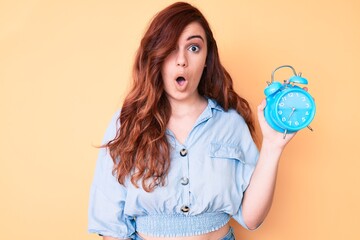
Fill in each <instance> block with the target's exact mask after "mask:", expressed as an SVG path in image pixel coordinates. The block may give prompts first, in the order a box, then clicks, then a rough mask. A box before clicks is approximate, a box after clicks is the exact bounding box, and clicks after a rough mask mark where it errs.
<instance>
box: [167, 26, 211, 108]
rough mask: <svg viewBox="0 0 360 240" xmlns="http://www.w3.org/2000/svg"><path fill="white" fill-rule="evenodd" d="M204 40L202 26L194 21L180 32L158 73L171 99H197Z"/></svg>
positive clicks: (203, 54)
mask: <svg viewBox="0 0 360 240" xmlns="http://www.w3.org/2000/svg"><path fill="white" fill-rule="evenodd" d="M206 56H207V42H206V36H205V31H204V29H203V27H202V26H201V25H200V24H199V23H197V22H193V23H190V24H189V25H187V26H186V27H185V29H184V31H183V32H182V33H181V35H180V37H179V39H178V42H177V44H176V49H175V50H174V51H173V52H172V53H170V54H169V56H167V57H166V59H165V61H164V63H163V65H162V68H161V75H162V78H163V81H164V89H165V92H166V94H167V97H168V99H169V101H170V102H172V101H188V100H190V101H191V100H196V98H198V97H199V93H198V90H197V87H198V85H199V82H200V78H201V75H202V72H203V70H204V67H205V62H206Z"/></svg>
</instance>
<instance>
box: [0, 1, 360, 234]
mask: <svg viewBox="0 0 360 240" xmlns="http://www.w3.org/2000/svg"><path fill="white" fill-rule="evenodd" d="M172 2H173V1H165V0H156V1H155V0H152V1H145V0H144V1H120V0H117V1H115V0H108V1H92V0H83V1H80V0H72V1H70V0H63V1H48V0H31V1H30V0H29V1H25V0H24V1H17V0H14V1H13V0H7V1H6V0H1V1H0V159H1V161H0V191H1V198H0V226H1V229H2V230H1V237H0V238H1V239H52V240H63V239H94V240H95V239H99V238H98V237H97V236H95V235H90V234H88V233H87V207H88V194H89V187H90V183H91V180H92V176H93V172H94V167H95V161H96V157H97V152H98V150H97V149H96V148H94V145H96V144H99V143H100V141H101V139H102V136H103V134H104V131H105V128H106V126H107V124H108V122H109V120H110V118H111V116H112V114H113V113H114V112H115V111H116V110H117V109H118V108H119V107H120V106H121V101H122V100H123V98H124V94H125V93H126V90H127V89H128V86H129V79H130V75H131V66H132V63H133V59H134V54H135V51H136V49H137V47H138V44H139V41H140V38H141V36H142V34H143V33H144V30H145V29H146V26H147V25H148V23H149V21H150V19H151V18H152V16H153V15H154V14H155V13H156V12H158V11H159V10H161V9H163V8H164V7H165V6H167V5H169V4H170V3H172ZM190 2H191V3H194V4H195V6H197V7H199V8H200V10H201V11H202V12H203V13H204V15H205V16H206V17H207V18H208V20H209V22H210V25H211V26H212V29H213V31H214V34H215V38H216V39H217V42H218V47H219V50H220V55H221V60H222V63H223V64H224V66H225V67H226V68H227V70H228V71H229V72H230V73H231V75H232V76H233V79H234V82H235V88H236V90H237V91H238V92H239V93H240V94H241V95H242V96H244V97H245V98H247V99H248V100H249V101H250V103H251V106H252V107H253V109H254V110H255V109H256V106H257V105H258V103H260V102H261V100H262V98H263V97H264V96H263V89H264V88H265V87H266V81H269V80H270V75H271V72H272V71H273V70H274V69H275V68H276V67H278V66H280V65H283V64H290V65H293V66H294V67H295V69H296V70H297V71H300V72H302V73H303V76H304V77H306V78H307V79H308V80H309V92H310V93H311V94H312V95H313V96H314V97H315V99H316V103H317V115H316V117H315V120H314V121H313V123H312V127H313V128H314V129H315V131H314V132H310V131H308V130H303V131H301V132H300V133H299V134H298V135H297V136H296V138H295V139H294V140H293V141H292V142H291V143H290V144H289V145H288V147H287V149H286V150H285V152H284V154H283V156H282V160H281V163H280V167H279V173H278V181H277V188H276V193H275V199H274V203H273V207H272V209H271V211H270V213H269V216H268V218H267V219H266V221H265V222H264V224H263V225H262V226H261V227H260V229H258V230H257V231H254V232H248V231H246V230H244V229H242V228H241V227H240V226H239V225H238V224H237V223H235V222H234V221H232V222H231V224H232V225H233V226H234V228H235V233H236V237H237V238H238V239H248V240H260V239H261V240H263V239H270V240H288V239H292V240H304V239H324V240H325V239H326V240H332V239H334V240H335V239H360V234H359V220H358V217H359V214H360V207H359V202H360V193H359V188H360V177H359V175H360V174H359V170H360V154H359V148H360V145H359V139H358V137H359V134H360V128H359V124H360V118H359V115H360V114H359V103H360V100H359V88H360V72H359V70H360V2H359V1H358V0H334V1H325V0H319V1H310V0H302V1H289V0H287V1H286V0H273V1H267V0H252V1H250V0H240V1H235V0H233V1H225V0H224V1H218V0H217V1H215V0H213V1H209V0H200V1H190ZM290 74H291V71H287V70H283V71H280V72H279V74H278V75H277V76H279V78H280V80H283V79H285V78H286V77H288V76H290Z"/></svg>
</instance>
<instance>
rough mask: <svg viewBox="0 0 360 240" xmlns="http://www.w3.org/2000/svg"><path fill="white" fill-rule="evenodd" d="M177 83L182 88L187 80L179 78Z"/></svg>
mask: <svg viewBox="0 0 360 240" xmlns="http://www.w3.org/2000/svg"><path fill="white" fill-rule="evenodd" d="M176 82H177V83H178V84H179V85H180V86H182V85H184V84H185V82H186V79H185V78H184V77H177V78H176Z"/></svg>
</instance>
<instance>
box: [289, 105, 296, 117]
mask: <svg viewBox="0 0 360 240" xmlns="http://www.w3.org/2000/svg"><path fill="white" fill-rule="evenodd" d="M291 110H292V111H291V113H290V115H289V117H288V119H290V118H291V116H292V115H293V114H294V112H295V110H296V108H294V107H293V108H292V109H291Z"/></svg>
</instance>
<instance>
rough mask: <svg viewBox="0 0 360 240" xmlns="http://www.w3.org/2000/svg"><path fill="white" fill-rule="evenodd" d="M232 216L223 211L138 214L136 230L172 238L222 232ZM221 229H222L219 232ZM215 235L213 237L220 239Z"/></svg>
mask: <svg viewBox="0 0 360 240" xmlns="http://www.w3.org/2000/svg"><path fill="white" fill-rule="evenodd" d="M230 217H231V216H230V215H229V214H227V213H223V212H211V213H202V214H198V215H186V214H155V215H153V214H152V215H143V216H137V217H136V218H135V222H136V230H137V232H139V233H140V234H141V235H142V236H146V237H155V238H156V237H168V238H172V237H189V236H201V235H205V234H215V235H216V234H222V233H223V231H226V228H223V227H224V226H226V225H227V223H228V222H229V220H230ZM220 229H222V230H221V231H220V232H218V230H220ZM212 232H213V233H212ZM216 232H217V233H216ZM223 235H224V234H223ZM213 237H214V236H213ZM213 237H211V239H219V238H213ZM146 239H147V238H146ZM207 239H210V238H207ZM198 240H200V238H199V239H198Z"/></svg>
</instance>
